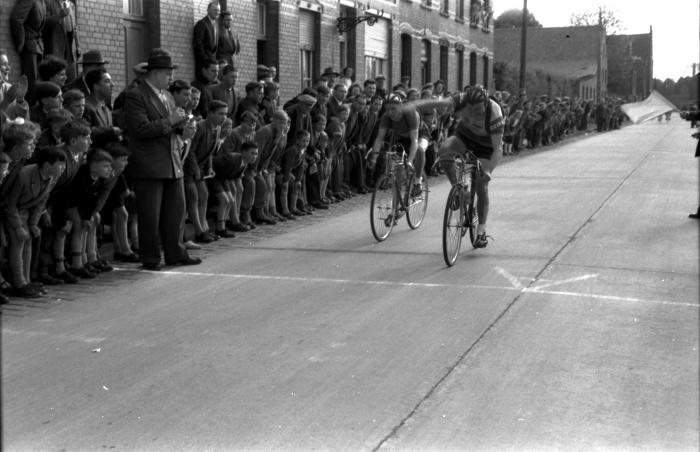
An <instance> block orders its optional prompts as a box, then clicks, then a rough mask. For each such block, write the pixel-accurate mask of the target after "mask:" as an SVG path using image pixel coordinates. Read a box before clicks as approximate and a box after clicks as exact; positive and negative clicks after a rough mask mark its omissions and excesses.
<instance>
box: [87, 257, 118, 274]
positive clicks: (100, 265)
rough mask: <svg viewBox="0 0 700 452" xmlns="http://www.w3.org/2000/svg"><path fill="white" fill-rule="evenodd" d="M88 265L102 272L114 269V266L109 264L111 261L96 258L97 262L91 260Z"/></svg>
mask: <svg viewBox="0 0 700 452" xmlns="http://www.w3.org/2000/svg"><path fill="white" fill-rule="evenodd" d="M88 265H90V266H91V267H92V268H94V269H95V270H97V271H98V272H100V273H107V272H111V271H112V270H114V267H112V266H111V265H109V263H108V262H107V261H105V260H96V261H95V262H90V263H89V264H88Z"/></svg>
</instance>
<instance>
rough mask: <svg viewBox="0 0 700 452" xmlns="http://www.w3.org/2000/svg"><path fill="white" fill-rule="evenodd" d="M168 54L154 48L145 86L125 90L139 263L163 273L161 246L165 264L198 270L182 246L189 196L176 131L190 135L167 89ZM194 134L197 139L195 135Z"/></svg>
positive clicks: (170, 71)
mask: <svg viewBox="0 0 700 452" xmlns="http://www.w3.org/2000/svg"><path fill="white" fill-rule="evenodd" d="M173 69H175V65H174V64H173V61H172V57H171V56H170V53H168V52H167V51H165V50H163V49H153V50H152V51H151V54H150V56H149V57H148V64H147V65H146V76H145V78H144V82H143V83H141V84H140V85H139V86H137V87H136V88H134V89H131V90H129V91H127V93H126V103H125V106H124V108H125V109H126V111H128V112H129V114H128V115H126V133H127V135H128V139H129V140H128V143H129V150H130V151H131V157H130V159H129V166H128V167H127V171H128V176H129V178H130V180H131V182H132V184H133V188H134V192H135V195H136V196H135V200H136V212H137V214H138V219H139V221H138V232H139V243H140V254H141V262H142V263H143V267H144V269H147V270H152V271H157V270H160V269H161V263H160V259H161V251H160V243H161V242H162V244H163V255H164V258H165V264H166V265H196V264H199V263H201V260H200V259H197V258H192V257H190V256H188V254H187V251H186V249H185V245H184V243H183V241H182V237H183V231H184V227H185V191H184V185H183V179H182V177H183V170H182V159H181V156H182V152H183V151H184V148H185V146H186V140H184V141H183V139H182V138H181V136H180V135H178V134H176V130H177V129H181V128H182V127H183V125H184V126H185V132H184V133H183V135H182V137H184V136H185V133H187V130H188V128H189V129H190V130H191V128H192V127H193V123H192V122H190V121H188V117H187V114H186V113H185V111H184V110H182V109H180V108H176V106H175V103H174V101H173V98H172V95H171V94H170V92H169V91H168V86H169V85H170V83H171V82H172V80H173ZM191 131H192V135H194V133H193V132H194V131H193V130H191Z"/></svg>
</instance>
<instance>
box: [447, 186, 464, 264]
mask: <svg viewBox="0 0 700 452" xmlns="http://www.w3.org/2000/svg"><path fill="white" fill-rule="evenodd" d="M461 194H462V187H461V186H460V185H454V186H453V187H452V189H450V193H449V194H448V195H447V203H446V204H445V216H444V219H443V222H442V256H443V257H444V258H445V263H446V264H447V266H448V267H452V266H453V265H454V264H455V262H456V261H457V256H458V255H459V249H460V247H461V246H462V237H463V236H464V232H465V231H464V215H465V212H464V211H463V209H464V207H465V205H464V203H463V202H462V200H461V199H460V197H461Z"/></svg>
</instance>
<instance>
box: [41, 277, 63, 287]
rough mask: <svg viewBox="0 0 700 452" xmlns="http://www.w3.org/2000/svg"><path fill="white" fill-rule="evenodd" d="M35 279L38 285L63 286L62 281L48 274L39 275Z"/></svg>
mask: <svg viewBox="0 0 700 452" xmlns="http://www.w3.org/2000/svg"><path fill="white" fill-rule="evenodd" d="M36 279H37V281H39V282H40V283H42V284H46V285H47V286H58V285H60V284H63V280H62V279H59V278H56V277H55V276H51V275H49V274H45V275H39V276H38V277H37V278H36Z"/></svg>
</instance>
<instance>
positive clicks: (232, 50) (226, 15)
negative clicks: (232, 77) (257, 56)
mask: <svg viewBox="0 0 700 452" xmlns="http://www.w3.org/2000/svg"><path fill="white" fill-rule="evenodd" d="M219 21H220V22H221V28H220V29H219V43H218V44H219V45H218V49H217V54H216V55H217V58H218V60H219V62H221V61H224V62H225V64H231V65H233V56H234V55H238V53H239V52H240V51H241V43H240V41H239V40H238V35H236V34H235V33H234V32H233V30H231V25H232V24H233V16H232V15H231V13H230V12H229V11H224V12H222V13H221V17H220V19H219ZM222 64H224V63H222Z"/></svg>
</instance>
